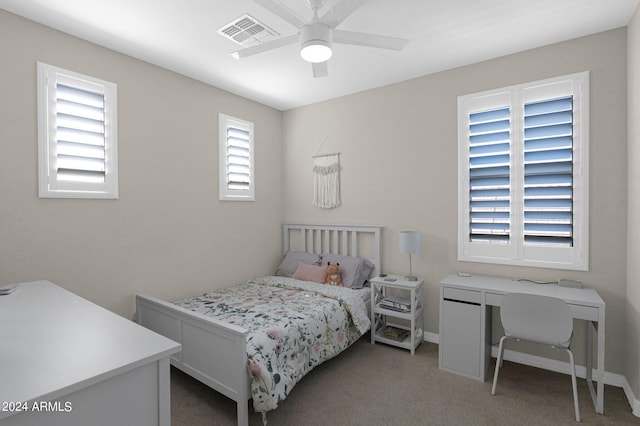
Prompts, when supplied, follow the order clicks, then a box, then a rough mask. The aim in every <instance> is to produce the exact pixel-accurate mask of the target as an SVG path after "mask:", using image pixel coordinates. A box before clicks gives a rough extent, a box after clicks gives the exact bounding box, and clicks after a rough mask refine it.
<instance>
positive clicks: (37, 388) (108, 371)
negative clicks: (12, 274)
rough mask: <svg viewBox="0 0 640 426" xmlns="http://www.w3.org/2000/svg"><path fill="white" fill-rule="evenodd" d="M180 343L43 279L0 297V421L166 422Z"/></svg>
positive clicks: (110, 425) (3, 425)
mask: <svg viewBox="0 0 640 426" xmlns="http://www.w3.org/2000/svg"><path fill="white" fill-rule="evenodd" d="M179 351H180V345H179V344H178V343H176V342H173V341H172V340H169V339H167V338H165V337H163V336H160V335H159V334H156V333H154V332H152V331H150V330H148V329H146V328H144V327H141V326H139V325H137V324H135V323H134V322H131V321H129V320H127V319H125V318H123V317H121V316H119V315H116V314H114V313H112V312H110V311H108V310H106V309H103V308H101V307H100V306H97V305H95V304H93V303H91V302H89V301H87V300H85V299H83V298H81V297H79V296H77V295H75V294H73V293H70V292H68V291H66V290H64V289H62V288H60V287H58V286H56V285H55V284H52V283H50V282H48V281H37V282H30V283H23V284H19V285H18V290H17V291H15V292H14V293H12V294H10V295H6V296H0V404H2V405H0V425H1V426H9V425H36V426H37V425H53V426H56V425H60V426H62V425H65V426H66V425H92V426H100V425H104V426H116V425H123V426H124V425H137V426H145V425H162V426H165V425H167V426H168V425H169V424H170V423H171V407H170V403H171V401H170V371H169V357H170V355H171V354H173V353H176V352H179Z"/></svg>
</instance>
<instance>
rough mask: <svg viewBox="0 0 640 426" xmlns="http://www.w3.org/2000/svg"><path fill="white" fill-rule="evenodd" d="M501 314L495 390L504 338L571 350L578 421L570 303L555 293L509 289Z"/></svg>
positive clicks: (577, 411) (494, 392)
mask: <svg viewBox="0 0 640 426" xmlns="http://www.w3.org/2000/svg"><path fill="white" fill-rule="evenodd" d="M500 317H501V319H502V326H503V327H504V334H505V335H504V336H503V337H502V338H501V339H500V347H499V349H498V360H497V361H496V370H495V374H494V376H493V387H492V388H491V394H492V395H495V394H496V384H497V383H498V371H499V370H500V367H502V359H503V355H504V342H505V341H506V340H507V339H516V340H527V341H530V342H535V343H541V344H545V345H549V346H551V347H554V348H556V347H557V348H561V349H564V350H566V351H567V353H568V354H569V363H570V365H571V382H572V384H573V402H574V405H575V410H576V421H578V422H579V421H580V408H579V406H578V388H577V384H576V367H575V364H574V361H573V353H572V352H571V349H570V346H571V338H572V337H573V319H572V317H571V311H570V310H569V306H568V305H567V303H566V302H565V301H563V300H560V299H556V298H554V297H548V296H538V295H534V294H524V293H509V294H506V295H505V296H504V297H503V299H502V302H501V303H500Z"/></svg>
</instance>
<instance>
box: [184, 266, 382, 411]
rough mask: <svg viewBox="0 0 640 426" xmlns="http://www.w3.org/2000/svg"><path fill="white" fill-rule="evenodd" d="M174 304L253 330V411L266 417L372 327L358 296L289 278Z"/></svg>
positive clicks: (250, 350) (261, 280)
mask: <svg viewBox="0 0 640 426" xmlns="http://www.w3.org/2000/svg"><path fill="white" fill-rule="evenodd" d="M174 303H175V304H177V305H179V306H181V307H183V308H186V309H189V310H192V311H196V312H198V313H201V314H204V315H208V316H213V317H216V318H217V319H219V320H222V321H225V322H227V323H232V324H236V325H239V326H241V327H244V328H246V329H248V330H249V334H248V336H247V371H248V373H249V376H250V377H251V379H252V380H251V395H252V398H253V407H254V409H255V410H256V411H258V412H262V413H266V412H267V411H269V410H273V409H275V408H276V407H277V406H278V404H279V403H280V401H283V400H284V399H285V398H286V396H287V395H288V394H289V392H291V389H293V387H294V386H295V384H296V383H298V381H300V379H302V377H304V376H305V374H306V373H308V372H309V371H311V370H312V369H313V368H314V367H315V366H316V365H319V364H321V363H322V362H324V361H325V360H327V359H330V358H332V357H334V356H336V355H337V354H339V353H340V352H342V351H343V350H344V349H346V348H347V347H349V346H350V345H351V344H352V343H353V342H355V341H356V340H357V339H358V338H359V337H360V336H361V335H362V334H364V333H365V332H366V331H367V330H368V329H369V327H370V322H369V317H368V315H367V309H366V307H365V305H364V302H363V301H362V298H361V297H360V295H358V294H356V292H355V291H354V290H351V289H349V288H343V287H335V286H328V285H324V284H318V283H313V282H308V281H299V280H295V279H293V278H286V277H275V276H269V277H262V278H258V279H255V280H251V281H249V282H247V283H245V284H241V285H238V286H235V287H231V288H227V289H223V290H218V291H214V292H210V293H207V294H204V295H202V296H198V297H193V298H188V299H183V300H180V301H177V302H174Z"/></svg>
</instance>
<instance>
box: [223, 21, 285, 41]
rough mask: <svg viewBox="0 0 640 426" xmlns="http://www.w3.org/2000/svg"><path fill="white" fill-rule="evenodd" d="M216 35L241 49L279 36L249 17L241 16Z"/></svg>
mask: <svg viewBox="0 0 640 426" xmlns="http://www.w3.org/2000/svg"><path fill="white" fill-rule="evenodd" d="M218 33H219V34H220V35H222V36H224V37H226V38H228V39H229V40H233V41H235V42H236V43H238V44H239V45H241V46H243V47H249V46H255V45H256V44H261V43H264V42H266V41H269V40H272V39H274V38H276V37H277V36H279V35H280V34H278V33H277V32H276V31H274V30H272V29H271V28H269V27H267V26H266V25H265V24H263V23H262V22H260V21H258V20H256V19H255V18H254V17H252V16H250V15H244V16H241V17H240V18H238V19H236V20H234V21H233V22H232V23H230V24H227V25H225V26H224V27H222V28H220V29H219V30H218Z"/></svg>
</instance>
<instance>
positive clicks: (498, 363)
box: [491, 336, 507, 395]
mask: <svg viewBox="0 0 640 426" xmlns="http://www.w3.org/2000/svg"><path fill="white" fill-rule="evenodd" d="M506 339H507V336H502V337H501V338H500V346H499V347H498V359H497V360H496V371H495V372H494V373H493V386H492V387H491V395H495V394H496V385H497V384H498V371H499V370H500V367H502V356H503V354H504V341H505V340H506Z"/></svg>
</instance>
